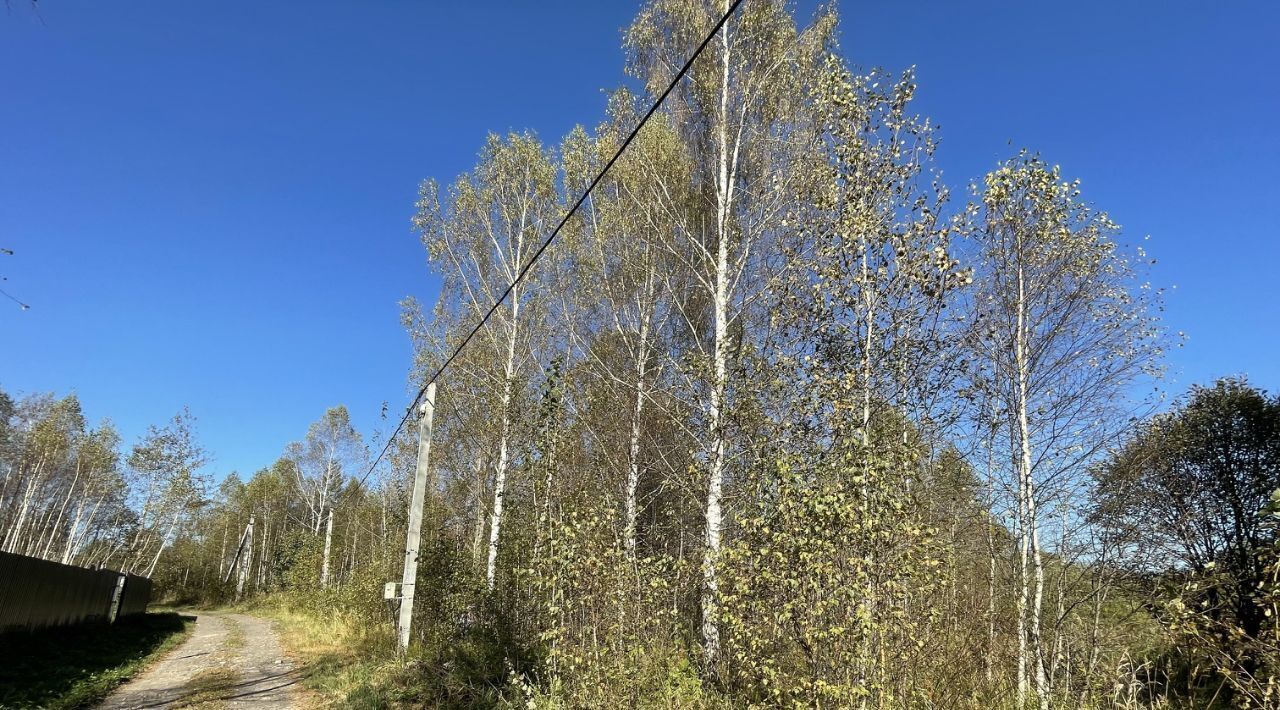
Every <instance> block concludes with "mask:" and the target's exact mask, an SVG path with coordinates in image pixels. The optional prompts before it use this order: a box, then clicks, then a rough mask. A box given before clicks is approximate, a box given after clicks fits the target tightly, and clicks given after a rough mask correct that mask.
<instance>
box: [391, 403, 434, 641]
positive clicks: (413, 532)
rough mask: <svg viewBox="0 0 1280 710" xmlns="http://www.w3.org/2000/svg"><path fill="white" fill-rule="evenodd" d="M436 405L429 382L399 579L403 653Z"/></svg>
mask: <svg viewBox="0 0 1280 710" xmlns="http://www.w3.org/2000/svg"><path fill="white" fill-rule="evenodd" d="M435 408H436V385H435V383H434V382H433V383H431V384H429V385H427V398H426V400H425V401H424V402H423V403H422V407H421V408H420V409H419V410H418V411H419V413H420V415H421V418H420V419H419V420H418V469H417V473H416V474H415V475H414V477H413V498H412V499H411V502H410V503H409V534H408V536H407V537H406V539H405V543H404V577H403V579H402V580H401V582H400V622H399V623H398V624H396V631H397V636H398V638H399V642H400V652H401V653H404V652H405V651H407V650H408V649H409V627H410V626H411V625H412V624H413V592H414V589H413V588H414V585H415V584H416V582H417V579H418V545H419V544H420V543H421V542H422V504H423V502H424V501H425V499H426V495H427V478H428V471H429V470H430V468H431V466H430V463H431V461H430V459H431V416H432V414H434V413H435Z"/></svg>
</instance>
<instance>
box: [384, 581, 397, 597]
mask: <svg viewBox="0 0 1280 710" xmlns="http://www.w3.org/2000/svg"><path fill="white" fill-rule="evenodd" d="M398 586H400V583H399V582H387V583H386V584H385V585H383V587H382V598H383V599H386V600H388V601H390V600H392V599H395V598H397V597H399V596H400V595H399V594H397V593H396V587H398Z"/></svg>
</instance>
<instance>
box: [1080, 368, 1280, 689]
mask: <svg viewBox="0 0 1280 710" xmlns="http://www.w3.org/2000/svg"><path fill="white" fill-rule="evenodd" d="M1098 485H1099V491H1098V493H1099V500H1100V503H1099V506H1098V508H1097V510H1096V511H1095V514H1094V515H1095V522H1096V524H1097V525H1099V526H1101V527H1103V528H1106V529H1108V530H1110V531H1112V535H1113V536H1114V537H1116V538H1118V539H1120V540H1122V541H1123V543H1124V549H1125V550H1127V552H1128V554H1127V555H1126V557H1125V560H1124V561H1126V562H1128V563H1129V564H1132V565H1134V566H1135V567H1136V569H1137V571H1140V572H1144V573H1161V574H1169V575H1172V580H1171V581H1173V580H1176V582H1175V583H1177V584H1178V585H1179V586H1180V587H1181V589H1180V590H1179V594H1178V595H1177V596H1176V597H1175V598H1174V601H1173V603H1172V605H1171V606H1170V607H1169V608H1168V609H1167V611H1166V613H1167V615H1168V621H1169V623H1170V625H1171V627H1172V628H1173V630H1174V631H1175V632H1177V633H1178V634H1179V636H1180V637H1181V638H1182V639H1183V640H1184V642H1185V646H1184V650H1185V652H1186V653H1187V654H1188V655H1189V656H1191V659H1190V662H1191V663H1194V662H1195V661H1196V660H1197V658H1196V656H1197V655H1200V659H1201V660H1203V659H1204V657H1205V656H1207V660H1208V665H1209V667H1211V668H1215V669H1216V670H1217V671H1218V672H1219V673H1221V674H1222V675H1223V677H1224V678H1225V679H1227V680H1229V681H1230V682H1231V684H1232V687H1233V688H1234V689H1235V691H1237V692H1238V693H1239V696H1238V698H1237V702H1242V703H1244V702H1250V703H1262V701H1263V699H1264V698H1268V697H1272V696H1273V695H1274V689H1273V688H1272V687H1271V686H1270V685H1269V684H1268V683H1269V681H1268V680H1267V678H1269V677H1273V676H1272V675H1270V674H1273V673H1274V672H1275V671H1276V670H1277V665H1278V664H1280V646H1277V643H1276V641H1277V638H1276V631H1275V628H1276V608H1275V602H1276V595H1277V593H1278V592H1280V587H1277V578H1276V570H1277V565H1278V563H1280V556H1278V555H1277V548H1276V545H1277V523H1280V517H1277V516H1278V512H1280V507H1278V505H1280V396H1277V395H1268V394H1267V393H1266V392H1264V391H1262V390H1259V389H1256V388H1254V387H1252V386H1250V385H1249V384H1248V383H1247V382H1246V381H1245V380H1243V379H1233V378H1227V379H1222V380H1219V381H1218V382H1217V383H1216V384H1214V385H1213V386H1212V387H1192V388H1191V391H1190V392H1189V393H1188V395H1187V396H1186V397H1185V398H1184V399H1183V400H1181V401H1180V402H1178V403H1177V405H1176V406H1175V407H1174V408H1173V409H1172V410H1171V411H1169V412H1167V413H1164V414H1161V415H1159V416H1156V417H1154V418H1152V419H1151V420H1150V421H1148V422H1146V423H1143V424H1142V425H1140V426H1139V427H1138V428H1137V429H1136V431H1135V432H1133V434H1132V436H1131V438H1130V439H1129V440H1128V441H1127V442H1126V443H1125V445H1124V446H1123V447H1122V448H1120V449H1119V450H1118V451H1117V452H1116V454H1115V456H1114V457H1112V458H1111V459H1110V460H1109V461H1107V463H1106V464H1105V466H1103V467H1101V468H1100V469H1099V471H1098ZM1201 654H1203V655H1201Z"/></svg>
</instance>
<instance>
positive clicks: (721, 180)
mask: <svg viewBox="0 0 1280 710" xmlns="http://www.w3.org/2000/svg"><path fill="white" fill-rule="evenodd" d="M721 8H722V9H721V11H722V12H727V11H728V9H729V8H728V3H727V2H722V3H721ZM729 59H730V57H729V26H728V24H726V25H724V26H723V27H721V28H720V74H721V76H720V98H719V100H720V103H719V111H718V114H717V116H716V145H717V147H718V153H719V154H718V155H717V161H718V171H717V181H716V256H715V293H714V294H713V299H714V318H715V342H714V344H713V346H712V347H713V352H712V368H713V369H712V383H711V408H710V412H709V413H708V414H709V417H708V419H709V421H708V424H709V426H710V435H711V456H710V461H709V466H708V468H709V470H708V471H707V507H706V539H705V549H704V552H703V559H702V574H703V590H702V643H703V653H704V654H705V655H704V658H705V661H706V665H707V669H708V671H710V672H714V670H715V667H716V664H717V663H718V661H719V656H720V624H719V620H718V618H717V617H718V615H719V593H720V592H719V582H718V580H717V577H716V565H717V564H718V563H719V558H720V533H721V527H722V526H723V512H722V510H721V496H722V493H723V488H724V463H725V444H726V442H725V427H724V406H725V396H726V390H727V376H728V368H727V359H728V355H729V343H728V342H727V341H728V334H729V323H728V321H729V230H730V228H729V218H730V207H731V206H730V199H731V189H732V188H731V185H730V181H729V125H728V123H729Z"/></svg>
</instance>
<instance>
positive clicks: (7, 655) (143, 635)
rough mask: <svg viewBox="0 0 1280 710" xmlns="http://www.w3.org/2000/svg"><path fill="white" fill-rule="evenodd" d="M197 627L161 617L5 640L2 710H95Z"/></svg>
mask: <svg viewBox="0 0 1280 710" xmlns="http://www.w3.org/2000/svg"><path fill="white" fill-rule="evenodd" d="M192 621H193V619H192V617H189V616H183V615H181V614H179V613H175V612H161V613H149V614H145V615H140V616H135V617H130V618H126V619H121V620H120V621H119V622H117V623H116V624H112V625H99V624H92V625H86V626H80V627H75V628H59V629H45V630H42V631H38V632H34V633H11V634H6V635H4V636H0V707H4V708H50V709H57V710H71V709H72V708H88V707H92V706H93V705H94V704H96V703H98V702H99V701H101V700H103V699H104V698H106V697H107V695H109V694H110V693H111V691H112V690H114V689H115V688H116V686H118V685H120V684H121V683H123V682H125V681H126V680H128V679H129V678H132V677H133V676H135V675H137V674H138V673H140V672H141V671H143V670H144V669H145V668H146V667H147V666H148V665H150V664H151V663H153V662H154V661H156V660H158V659H159V658H161V657H162V656H164V654H165V653H167V652H168V651H169V650H171V649H173V648H176V647H177V646H178V645H179V644H181V643H182V642H183V641H185V640H186V638H187V637H188V636H189V635H190V633H191V631H190V626H191V624H192Z"/></svg>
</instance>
